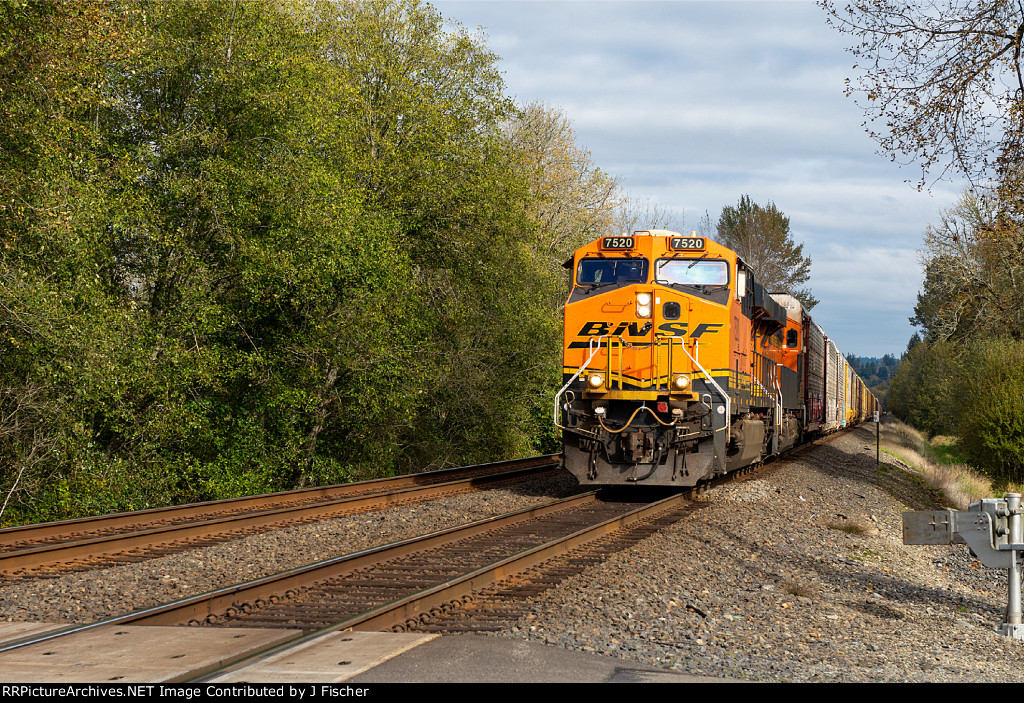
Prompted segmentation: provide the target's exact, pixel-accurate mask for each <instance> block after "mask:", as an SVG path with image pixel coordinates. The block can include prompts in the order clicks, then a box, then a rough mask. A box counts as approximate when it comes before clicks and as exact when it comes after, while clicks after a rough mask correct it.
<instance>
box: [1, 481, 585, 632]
mask: <svg viewBox="0 0 1024 703" xmlns="http://www.w3.org/2000/svg"><path fill="white" fill-rule="evenodd" d="M596 495H597V491H590V492H587V493H583V494H580V495H576V496H571V497H569V498H563V499H561V500H556V501H551V502H549V503H545V504H544V505H539V506H534V507H532V508H525V509H522V510H517V511H515V512H511V513H505V514H504V515H497V516H494V517H490V518H485V519H483V520H477V521H474V522H471V523H467V524H466V525H460V526H456V527H451V528H447V529H444V530H439V531H437V532H431V533H429V534H426V535H420V536H418V537H410V538H408V539H404V540H400V541H398V542H393V543H391V544H385V545H381V546H378V547H372V548H370V549H364V550H361V551H358V552H353V553H352V554H346V555H343V556H340V557H336V558H334V559H328V560H326V561H321V562H316V563H313V564H307V565H305V566H300V567H296V568H294V569H288V570H286V571H283V572H281V573H279V574H274V575H272V576H267V577H264V578H259V579H254V580H252V581H247V582H245V583H241V584H237V585H233V586H227V587H225V588H220V589H216V590H213V591H210V592H208V593H203V594H200V595H196V596H189V597H187V598H182V599H179V600H176V601H173V602H171V603H165V604H162V605H157V606H153V607H150V608H144V609H142V610H137V611H133V612H131V613H126V614H124V615H118V616H115V617H112V618H107V619H105V620H99V621H97V622H93V623H87V624H85V625H72V626H69V627H65V628H61V629H59V630H54V631H51V632H49V633H46V634H43V635H31V636H28V637H24V638H21V639H19V640H15V641H13V642H10V643H8V644H6V645H4V646H0V652H6V651H10V650H13V649H18V648H20V647H25V646H28V645H31V644H36V643H39V642H46V641H49V640H52V639H56V638H58V637H64V636H67V635H71V634H74V633H77V632H85V631H88V630H94V629H97V628H100V627H105V626H108V625H183V624H187V623H189V622H190V621H192V620H199V621H202V620H205V618H206V617H207V616H209V615H216V614H219V613H222V612H224V611H225V610H227V609H228V608H230V607H234V606H236V605H237V604H238V601H239V600H255V599H258V598H261V597H262V598H268V599H269V598H270V597H276V596H278V595H279V594H281V593H285V592H287V591H289V590H291V589H296V588H302V587H303V586H305V585H308V584H310V583H315V582H317V581H321V580H324V579H329V578H332V577H334V576H337V575H340V574H344V573H348V572H350V571H354V570H356V569H359V568H363V567H366V566H370V565H372V564H376V563H378V562H380V561H383V560H386V559H391V558H396V557H400V556H403V555H406V554H410V553H413V552H418V551H423V550H426V549H431V548H433V547H436V546H440V545H442V544H446V543H449V542H452V541H454V540H457V539H462V538H465V537H469V536H472V535H476V534H481V533H483V532H487V531H489V530H493V529H495V528H497V527H502V526H504V525H509V524H512V523H515V522H522V521H524V520H527V519H530V518H532V517H538V516H542V515H547V514H550V513H556V512H561V511H565V510H567V509H569V508H573V507H579V506H582V505H586V504H589V503H596V502H598V500H597V497H596ZM296 636H298V634H297V635H296Z"/></svg>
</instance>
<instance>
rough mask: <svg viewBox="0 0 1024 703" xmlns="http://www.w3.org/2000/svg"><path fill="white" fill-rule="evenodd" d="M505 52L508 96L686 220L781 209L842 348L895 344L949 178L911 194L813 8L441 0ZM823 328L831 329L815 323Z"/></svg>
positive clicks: (949, 192)
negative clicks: (738, 210)
mask: <svg viewBox="0 0 1024 703" xmlns="http://www.w3.org/2000/svg"><path fill="white" fill-rule="evenodd" d="M435 5H436V6H437V7H438V9H439V10H440V11H441V13H442V14H444V15H445V16H450V17H454V18H455V19H457V20H459V21H461V22H462V23H463V24H464V25H467V26H476V25H483V26H484V27H485V28H486V31H487V33H488V35H489V45H490V46H491V48H492V49H493V50H494V51H496V52H497V53H498V54H499V55H501V56H502V57H503V62H502V68H503V70H504V71H505V77H506V81H507V85H508V92H509V94H511V95H513V96H515V97H516V98H517V99H518V100H520V101H521V102H530V101H537V100H539V101H544V102H547V103H548V104H551V105H554V106H557V107H560V108H562V109H564V110H565V112H566V114H567V115H568V117H569V118H570V119H571V120H573V123H574V127H575V129H576V134H577V140H578V142H579V143H580V145H581V146H583V147H585V148H587V149H588V150H589V151H590V152H591V154H592V157H593V159H594V160H595V163H596V164H597V165H598V166H599V167H600V168H602V169H603V170H604V171H606V172H609V173H611V174H612V175H615V176H618V177H619V178H620V179H621V182H622V185H623V186H624V187H625V188H626V189H627V190H629V191H630V192H631V193H633V195H634V196H638V197H644V196H648V195H649V196H651V197H652V198H654V199H655V200H656V201H657V202H658V203H659V204H661V205H662V206H664V207H666V208H669V209H671V210H673V211H676V212H681V211H685V213H686V220H687V222H686V224H687V225H688V226H689V227H693V226H695V225H696V223H697V220H699V219H700V217H702V216H703V214H704V213H705V211H706V212H708V214H709V215H710V217H711V218H712V220H717V218H718V214H719V213H720V211H721V208H722V207H723V206H725V205H734V204H735V203H736V202H737V201H738V200H739V197H740V196H741V195H743V194H749V195H750V196H751V197H752V198H753V199H754V200H755V202H759V203H767V202H769V201H772V202H774V203H775V204H776V205H777V206H778V207H779V209H780V210H782V211H783V212H784V213H785V214H787V215H788V216H789V217H790V226H791V230H792V232H793V234H794V238H795V239H797V241H800V242H803V243H804V244H805V251H806V253H808V254H810V256H811V257H812V259H813V261H814V265H813V269H812V279H811V285H812V287H813V290H814V292H815V295H816V296H817V297H818V298H819V299H821V301H822V302H821V303H820V304H819V305H818V307H817V308H816V310H815V313H816V315H815V316H816V317H818V316H822V317H823V318H825V319H827V320H828V322H829V325H830V326H831V327H832V329H833V330H834V331H833V332H832V334H833V335H834V336H835V337H836V339H837V340H841V341H842V342H843V344H844V345H845V348H846V349H849V350H850V352H851V353H856V354H858V355H865V354H869V355H873V356H881V355H882V354H884V353H886V352H892V353H900V352H901V351H902V350H903V349H904V348H905V346H906V340H907V338H908V337H909V336H910V334H911V329H910V326H909V324H908V323H907V318H908V317H910V316H911V315H912V314H913V306H914V303H915V302H916V293H917V287H918V286H919V285H920V278H921V274H920V266H919V265H918V263H917V261H916V253H915V251H916V249H917V248H918V247H919V246H920V242H921V239H920V238H921V234H922V233H923V231H924V229H925V227H926V226H927V224H928V223H929V222H934V221H936V220H937V219H938V217H939V213H940V211H941V210H943V209H945V208H948V207H950V206H952V204H953V203H954V201H955V198H956V195H957V193H958V192H959V191H960V190H961V188H960V186H958V185H957V184H939V185H938V186H937V187H935V188H934V189H933V190H932V191H931V192H930V193H928V192H924V193H922V192H918V191H917V190H916V189H915V188H914V187H912V186H911V185H909V184H908V183H907V181H912V182H914V183H916V181H917V179H918V178H919V176H920V171H919V169H918V168H917V167H915V166H913V165H910V166H907V167H905V168H902V169H901V168H899V167H898V165H897V164H894V163H892V162H890V161H889V160H888V159H886V158H882V157H879V156H878V155H877V154H876V153H875V151H876V149H877V145H876V144H875V143H874V142H873V141H872V140H871V139H870V138H869V137H868V136H867V135H866V134H865V132H864V128H863V126H862V123H863V121H864V115H863V114H862V113H861V111H860V109H859V108H858V107H857V106H856V105H855V104H854V103H853V102H852V101H851V100H849V99H848V98H846V97H845V96H844V94H843V91H844V87H845V79H846V77H847V75H849V73H850V72H851V66H852V63H853V61H852V59H851V57H850V56H849V55H848V54H847V53H846V51H845V46H844V44H843V42H844V41H845V39H844V37H842V36H840V35H839V34H838V33H837V32H835V31H834V30H832V29H830V28H829V27H828V26H827V25H826V24H825V21H824V14H823V12H822V11H821V9H820V8H818V7H817V6H816V5H814V4H812V3H810V2H635V1H634V2H511V1H508V0H506V1H492V2H455V1H451V0H440V1H439V2H436V3H435ZM826 329H827V330H828V329H829V328H826Z"/></svg>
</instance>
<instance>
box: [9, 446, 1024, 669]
mask: <svg viewBox="0 0 1024 703" xmlns="http://www.w3.org/2000/svg"><path fill="white" fill-rule="evenodd" d="M869 427H871V431H869V429H868V428H858V429H855V430H853V431H850V432H847V433H844V434H841V435H837V436H834V437H832V438H829V439H827V440H825V441H824V442H822V443H821V444H820V445H819V446H815V447H813V448H810V449H809V450H807V451H805V452H803V453H802V454H801V455H800V456H798V457H796V458H794V459H790V460H786V461H782V462H777V463H776V464H774V466H773V467H771V468H769V470H767V471H763V472H761V473H760V474H758V475H757V476H756V477H755V478H753V479H752V480H748V481H746V482H742V483H733V484H730V485H727V486H724V487H721V488H716V489H713V490H710V491H708V492H706V493H705V494H703V495H702V496H701V498H700V501H701V507H700V509H699V510H697V511H695V512H694V513H692V514H691V515H690V516H689V517H688V518H687V519H686V520H684V521H681V522H679V523H676V524H675V525H673V526H671V527H669V528H666V529H664V530H662V531H661V532H659V533H658V534H656V535H654V536H652V537H650V538H648V539H646V540H644V541H642V542H640V543H638V544H637V545H635V546H633V547H631V548H630V549H627V550H625V551H623V552H620V553H618V554H616V555H613V556H612V557H610V558H608V559H607V560H605V562H604V563H603V564H600V565H597V566H593V567H591V568H589V569H587V570H586V571H584V572H583V573H581V574H579V575H577V576H574V577H572V578H570V579H568V580H566V581H563V582H562V583H561V584H560V585H558V586H556V587H555V588H552V589H550V590H549V591H547V592H546V593H544V594H542V595H541V596H538V597H537V598H536V599H535V601H534V603H533V604H532V605H533V607H532V612H531V614H530V615H529V616H527V617H525V618H523V619H521V620H520V621H519V622H516V623H510V624H509V627H508V629H507V631H505V632H502V633H497V634H496V636H501V637H510V638H518V639H528V640H533V641H537V642H542V643H545V644H548V645H550V646H555V647H563V648H566V649H571V650H578V651H582V652H593V653H600V654H605V655H611V656H614V657H619V658H622V659H624V660H627V661H635V662H642V663H646V664H651V665H654V666H659V667H664V668H666V669H669V670H672V671H679V672H682V673H689V674H693V675H702V676H715V677H723V678H732V679H748V680H756V681H790V682H813V681H829V682H847V681H851V682H947V681H949V682H953V681H955V682H975V681H977V682H983V681H984V682H989V681H991V682H1002V681H1021V680H1024V671H1022V669H1021V666H1020V659H1021V657H1022V655H1024V643H1020V642H1016V641H1013V640H1010V639H1007V638H1005V637H1003V636H1001V635H999V634H997V633H996V632H995V631H994V629H995V627H996V626H998V624H999V623H1000V622H1001V621H1002V619H1003V609H1004V608H1005V605H1006V576H1005V572H1003V571H999V570H991V569H985V568H982V567H981V565H980V563H979V562H978V561H977V560H976V559H974V558H973V557H972V556H971V555H970V553H969V552H968V551H967V548H966V547H964V546H948V547H947V546H939V547H936V546H927V547H926V546H905V545H903V543H902V513H903V511H905V510H922V509H933V508H936V507H940V506H938V504H937V502H936V496H935V494H934V492H933V491H931V490H929V489H927V488H926V487H924V486H922V485H921V484H920V483H919V482H918V481H917V480H916V479H915V478H914V477H913V476H912V475H911V474H909V473H908V472H906V471H903V470H901V469H898V468H895V467H893V466H891V465H886V464H884V463H883V465H882V467H881V468H880V469H878V468H876V465H875V447H874V432H873V426H869ZM884 461H885V459H884V456H883V462H884ZM575 488H576V487H575V482H574V480H573V479H571V478H568V477H563V478H560V479H555V480H552V481H549V482H546V483H544V484H541V485H537V484H530V487H529V488H526V487H524V486H520V487H515V486H513V487H511V488H508V489H501V490H496V491H487V492H484V493H474V494H465V495H459V496H453V497H449V498H444V499H441V500H438V501H431V502H430V503H420V504H414V505H409V506H403V507H399V508H394V509H390V510H386V511H380V512H374V513H365V514H361V515H353V516H348V517H344V518H338V519H335V520H327V521H322V522H318V523H314V524H311V525H305V526H300V527H292V528H287V529H281V530H276V531H273V532H268V533H264V534H260V535H255V536H252V537H248V538H244V539H240V540H236V541H232V542H227V543H224V544H220V545H216V546H211V547H206V548H202V549H196V550H193V551H190V552H186V553H182V554H177V555H171V556H166V557H161V558H157V559H152V560H148V561H144V562H139V563H134V564H124V565H121V566H116V567H111V568H105V569H98V570H94V571H88V572H81V573H77V574H64V575H60V576H57V577H55V578H51V579H46V580H36V581H33V582H31V583H26V582H21V583H19V582H8V583H2V582H0V620H9V621H44V622H55V623H81V622H91V621H93V620H96V619H98V618H103V617H109V616H111V615H115V614H119V613H122V612H127V611H129V610H132V609H137V608H141V607H145V606H148V605H156V604H159V603H162V602H166V601H169V600H174V599H176V598H180V597H183V596H186V595H192V594H197V593H202V592H205V591H209V590H212V589H214V588H217V587H221V586H225V585H228V584H232V583H238V582H241V581H245V580H248V579H252V578H256V577H258V576H262V575H266V574H271V573H276V572H278V571H282V570H284V569H288V568H292V567H295V566H299V565H302V564H307V563H310V562H313V561H317V560H322V559H328V558H332V557H336V556H340V555H342V554H345V553H349V552H353V551H357V550H360V549H365V548H368V547H371V546H375V545H378V544H385V543H388V542H393V541H396V540H399V539H403V538H405V537H410V536H414V535H417V534H422V533H425V532H428V531H432V530H437V529H441V528H443V527H447V526H450V525H454V524H460V523H462V522H465V521H468V520H470V519H478V518H483V517H488V516H490V515H495V514H500V513H503V512H507V511H510V510H514V509H517V508H522V507H529V506H531V505H536V504H538V503H542V502H546V501H548V500H551V499H554V498H555V497H559V496H562V495H566V494H568V493H570V492H573V491H574V490H575Z"/></svg>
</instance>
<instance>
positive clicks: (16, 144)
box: [0, 0, 809, 525]
mask: <svg viewBox="0 0 1024 703" xmlns="http://www.w3.org/2000/svg"><path fill="white" fill-rule="evenodd" d="M743 202H744V201H741V205H742V204H743ZM747 205H748V206H750V207H748V212H747V214H751V213H753V214H757V215H758V217H759V218H760V219H759V220H758V222H760V221H761V220H765V218H764V217H762V216H761V215H763V214H767V215H768V216H769V217H768V220H771V222H774V223H775V224H776V225H778V226H780V227H782V228H783V232H782V235H783V236H782V240H780V241H783V240H785V239H786V238H787V237H788V218H784V217H783V216H782V215H781V213H778V211H777V210H775V209H774V206H773V205H772V206H771V207H770V208H767V209H765V208H760V206H752V204H751V203H749V199H748V201H747ZM762 211H764V212H762ZM772 218H774V219H772ZM754 219H758V218H754ZM651 227H673V228H677V229H682V214H681V213H674V212H672V211H670V210H665V209H663V208H660V207H659V206H658V205H657V204H655V203H652V201H651V200H650V199H647V200H645V199H643V198H639V197H637V196H633V195H631V194H628V193H624V192H622V190H621V188H620V186H619V183H618V182H617V181H616V179H615V178H613V177H611V176H609V175H608V174H607V173H605V172H604V171H602V170H601V169H600V168H598V167H597V166H596V165H595V164H594V163H593V160H592V159H591V156H590V154H589V153H588V152H587V151H586V150H585V149H582V148H581V147H579V146H578V145H577V144H576V143H575V135H574V133H573V130H572V126H571V122H570V120H569V119H568V117H567V116H566V115H565V114H564V113H563V112H562V111H560V110H558V109H556V108H552V107H549V106H546V105H543V104H530V105H525V106H523V105H517V104H515V103H514V102H513V101H512V100H511V99H510V98H509V97H508V96H506V95H505V93H504V85H503V83H502V80H501V76H500V70H499V57H498V56H497V55H495V54H494V53H493V52H492V51H491V50H490V49H489V48H488V46H487V43H486V38H485V37H484V36H483V35H481V34H479V33H474V32H470V31H468V30H466V29H464V28H462V27H460V26H458V25H457V24H455V23H452V22H449V21H446V20H445V19H444V18H443V17H442V16H441V15H439V14H438V13H437V12H436V10H434V9H433V8H432V7H431V6H430V5H428V4H426V3H424V2H421V1H420V0H352V1H351V2H343V3H338V2H328V1H326V0H247V1H245V2H240V1H238V0H202V1H196V2H189V3H180V2H176V1H173V0H164V1H160V0H151V1H150V0H117V1H116V2H110V1H109V0H79V1H78V2H74V3H67V2H58V1H56V0H54V1H50V2H47V1H39V2H23V1H20V0H12V1H10V2H5V3H2V4H0V359H2V364H0V492H2V493H0V496H2V497H0V501H2V502H0V525H11V524H18V523H23V522H31V521H43V520H55V519H63V518H69V517H75V516H80V515H86V514H95V513H102V512H111V511H122V510H135V509H142V508H147V507H153V506H158V505H165V504H171V503H183V502H192V501H200V500H208V499H216V498H222V497H228V496H234V495H241V494H251V493H261V492H269V491H275V490H282V489H288V488H293V487H299V486H304V485H315V484H329V483H338V482H345V481H350V480H359V479H366V478H373V477H379V476H386V475H394V474H401V473H408V472H413V471H420V470H426V469H430V468H440V467H443V466H450V465H458V464H468V463H475V462H482V461H492V460H498V459H503V458H510V457H514V456H521V455H525V454H530V453H537V452H551V451H557V450H558V448H559V443H558V438H557V436H556V434H555V430H554V427H553V426H552V423H551V421H550V403H551V399H552V397H553V395H554V392H555V391H556V390H557V388H558V387H559V385H560V384H561V373H562V372H561V358H560V356H561V306H562V304H563V302H564V299H565V291H566V288H567V285H568V273H567V272H566V271H565V270H564V269H563V268H562V263H563V262H564V261H565V260H566V258H568V257H569V256H571V254H572V252H573V251H574V250H575V249H576V248H578V247H579V246H581V245H582V244H583V243H585V242H588V241H591V240H592V239H594V238H595V237H597V236H600V235H601V234H607V233H613V232H619V231H624V230H631V229H634V228H651ZM808 263H809V262H808ZM805 278H806V277H805ZM805 278H804V279H800V282H802V281H803V280H805Z"/></svg>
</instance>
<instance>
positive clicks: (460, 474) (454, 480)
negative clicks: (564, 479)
mask: <svg viewBox="0 0 1024 703" xmlns="http://www.w3.org/2000/svg"><path fill="white" fill-rule="evenodd" d="M557 466H558V461H557V457H555V456H542V457H532V458H529V459H521V460H514V461H505V462H497V463H494V464H483V465H479V466H470V467H462V468H458V469H447V470H443V471H433V472H428V473H423V474H415V475H412V476H400V477H395V478H391V479H377V480H373V481H362V482H359V483H353V484H342V485H338V486H328V487H319V488H311V489H304V490H298V491H288V492H285V493H274V494H267V495H263V496H254V497H246V498H238V499H229V500H222V501H213V502H209V503H197V504H194V505H187V506H175V507H171V508H159V509H153V510H145V511H138V512H134V513H120V514H117V515H105V516H98V517H92V518H83V519H81V520H68V521H62V522H56V523H46V524H43V525H29V526H25V527H13V528H6V529H3V530H0V578H3V579H4V580H5V581H8V582H9V581H11V580H12V579H23V578H38V577H40V576H45V575H46V574H47V573H50V574H56V573H60V572H63V571H68V570H83V569H93V568H98V567H101V566H106V565H111V564H117V563H123V562H126V561H129V562H130V561H140V560H143V559H151V558H154V557H157V556H163V555H165V554H171V553H176V552H180V551H183V550H185V549H192V548H195V547H197V546H204V545H208V544H212V543H216V542H222V541H226V540H229V539H237V538H239V537H242V536H245V535H249V534H253V533H255V532H259V531H261V530H266V529H274V528H279V527H285V526H289V525H294V524H300V523H304V522H311V521H315V520H322V519H325V518H328V517H336V516H338V515H344V514H351V513H356V512H363V511H368V510H376V509H381V508H384V507H392V506H395V505H400V504H403V503H408V502H413V501H420V500H427V499H429V498H435V497H439V496H442V495H453V494H456V493H460V492H466V491H470V490H476V489H478V488H482V487H485V486H494V485H499V484H502V483H505V482H508V481H517V480H525V479H528V478H531V477H534V476H537V475H540V474H542V473H544V472H548V471H551V470H552V469H554V468H556V467H557Z"/></svg>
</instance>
